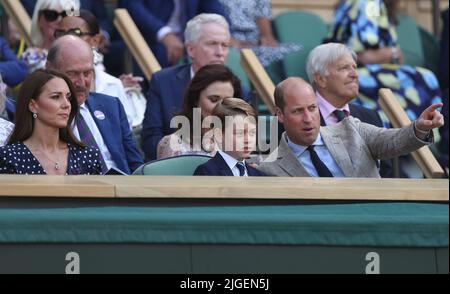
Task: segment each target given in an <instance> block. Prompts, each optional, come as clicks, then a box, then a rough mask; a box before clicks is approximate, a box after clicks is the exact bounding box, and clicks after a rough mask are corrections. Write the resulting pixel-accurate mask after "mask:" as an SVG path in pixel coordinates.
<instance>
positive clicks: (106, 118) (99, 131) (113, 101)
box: [47, 35, 143, 174]
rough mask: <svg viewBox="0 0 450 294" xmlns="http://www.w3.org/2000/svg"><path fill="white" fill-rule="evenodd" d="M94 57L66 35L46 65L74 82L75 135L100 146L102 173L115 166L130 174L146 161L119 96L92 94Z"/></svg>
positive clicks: (53, 49)
mask: <svg viewBox="0 0 450 294" xmlns="http://www.w3.org/2000/svg"><path fill="white" fill-rule="evenodd" d="M93 59H94V58H93V54H92V49H91V47H90V46H89V45H88V44H87V43H86V42H85V41H83V40H81V39H80V38H78V37H75V36H70V35H67V36H63V37H61V38H59V39H58V40H56V41H55V42H54V44H53V46H52V47H51V48H50V51H49V54H48V60H47V68H49V69H54V70H60V71H62V72H64V73H65V74H67V75H68V77H69V78H70V79H71V81H72V82H73V84H74V86H75V90H76V92H75V94H76V97H77V101H78V104H79V106H80V111H79V113H78V115H77V117H76V119H75V123H74V124H73V126H72V127H73V130H74V134H75V136H76V137H77V138H79V139H80V140H81V141H82V142H84V143H86V144H87V145H88V146H94V147H98V149H99V150H100V152H101V155H102V160H103V161H104V165H103V167H104V170H103V172H104V173H105V172H106V170H109V169H112V168H115V169H119V170H121V171H122V172H124V173H126V174H130V173H132V172H133V171H134V170H135V169H136V168H138V167H139V166H140V165H142V164H143V161H142V158H141V156H140V154H139V151H138V149H137V147H136V143H135V142H134V139H133V136H132V134H131V130H130V125H129V124H128V121H127V117H126V114H125V111H124V109H123V106H122V103H120V101H119V99H118V98H116V97H111V96H107V95H103V94H99V93H90V89H91V83H92V78H93V75H94V62H93ZM105 167H106V169H105Z"/></svg>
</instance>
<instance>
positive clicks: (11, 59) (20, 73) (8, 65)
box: [0, 37, 27, 87]
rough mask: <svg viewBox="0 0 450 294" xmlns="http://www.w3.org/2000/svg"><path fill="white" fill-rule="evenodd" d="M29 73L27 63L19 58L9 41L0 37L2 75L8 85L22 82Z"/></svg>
mask: <svg viewBox="0 0 450 294" xmlns="http://www.w3.org/2000/svg"><path fill="white" fill-rule="evenodd" d="M26 75H27V65H26V64H25V63H24V62H23V61H20V60H18V59H17V57H16V55H15V54H14V52H13V51H12V50H11V48H9V45H8V42H6V40H5V39H3V38H2V37H0V76H1V77H2V81H3V82H4V83H5V84H6V85H7V86H8V87H14V86H16V85H18V84H19V83H21V82H22V81H23V80H24V79H25V77H26Z"/></svg>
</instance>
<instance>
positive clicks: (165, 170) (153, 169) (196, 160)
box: [133, 155, 211, 176]
mask: <svg viewBox="0 0 450 294" xmlns="http://www.w3.org/2000/svg"><path fill="white" fill-rule="evenodd" d="M210 159H211V157H209V156H203V155H181V156H176V157H169V158H164V159H160V160H154V161H150V162H147V163H145V164H143V165H142V166H140V167H139V168H138V169H136V170H135V171H134V173H133V175H140V176H192V175H193V174H194V171H195V169H196V168H197V167H198V166H199V165H201V164H203V163H205V162H207V161H208V160H210Z"/></svg>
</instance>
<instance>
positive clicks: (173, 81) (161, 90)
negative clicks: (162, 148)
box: [141, 64, 251, 160]
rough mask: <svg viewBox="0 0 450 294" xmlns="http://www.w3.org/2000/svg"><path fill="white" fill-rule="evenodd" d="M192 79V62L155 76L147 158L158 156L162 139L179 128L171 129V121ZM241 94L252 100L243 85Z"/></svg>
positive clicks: (146, 127) (145, 133)
mask: <svg viewBox="0 0 450 294" xmlns="http://www.w3.org/2000/svg"><path fill="white" fill-rule="evenodd" d="M190 81H191V64H185V65H178V66H173V67H169V68H165V69H163V70H161V71H159V72H157V73H155V74H154V75H153V76H152V79H151V80H150V86H149V91H148V94H147V108H146V110H145V116H144V121H143V123H142V135H141V138H142V150H143V151H144V153H145V156H146V159H147V160H155V159H156V148H157V146H158V143H159V141H161V139H162V138H163V137H164V136H166V135H170V134H172V133H173V132H174V131H175V130H176V129H171V128H170V121H171V119H172V118H173V117H174V116H176V115H178V114H179V113H180V112H181V111H182V110H183V97H184V92H185V90H186V88H187V86H188V84H189V82H190ZM242 93H243V95H244V100H245V101H247V102H250V100H251V96H250V91H249V90H248V89H246V88H244V87H243V88H242Z"/></svg>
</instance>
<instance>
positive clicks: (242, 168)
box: [236, 161, 245, 177]
mask: <svg viewBox="0 0 450 294" xmlns="http://www.w3.org/2000/svg"><path fill="white" fill-rule="evenodd" d="M236 167H237V168H238V169H239V176H240V177H245V164H244V163H243V162H242V161H239V162H238V163H236Z"/></svg>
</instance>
